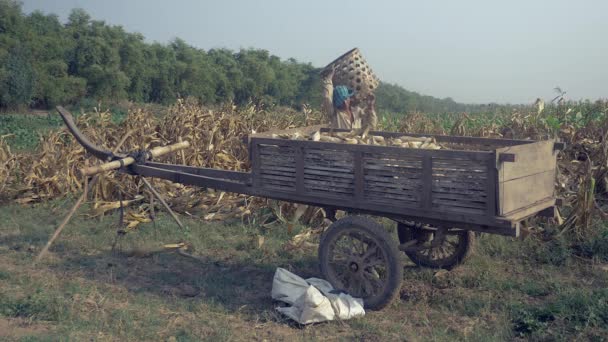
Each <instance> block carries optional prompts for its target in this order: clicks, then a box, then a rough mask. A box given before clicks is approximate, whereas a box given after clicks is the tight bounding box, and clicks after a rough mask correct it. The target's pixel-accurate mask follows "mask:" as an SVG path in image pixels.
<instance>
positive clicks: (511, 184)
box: [497, 140, 557, 216]
mask: <svg viewBox="0 0 608 342" xmlns="http://www.w3.org/2000/svg"><path fill="white" fill-rule="evenodd" d="M554 144H555V142H554V141H553V140H549V141H538V142H534V143H531V144H526V145H519V146H511V147H507V148H501V149H498V150H497V153H499V155H500V153H510V154H513V155H514V161H513V162H503V163H500V165H499V169H498V184H499V187H498V193H499V205H498V209H499V211H498V214H499V215H500V216H508V215H511V214H513V213H514V212H517V211H519V210H523V209H525V208H527V207H530V206H532V205H534V204H536V203H540V202H546V201H547V200H549V199H551V198H553V197H554V189H555V184H554V182H555V172H556V167H557V166H556V165H557V151H556V150H555V149H554Z"/></svg>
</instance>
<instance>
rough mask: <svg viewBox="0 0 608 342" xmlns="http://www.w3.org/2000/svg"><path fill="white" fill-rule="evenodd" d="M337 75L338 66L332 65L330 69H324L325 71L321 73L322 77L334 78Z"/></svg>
mask: <svg viewBox="0 0 608 342" xmlns="http://www.w3.org/2000/svg"><path fill="white" fill-rule="evenodd" d="M335 73H336V65H335V64H332V65H330V66H329V67H328V68H325V69H323V71H321V77H323V78H334V74H335Z"/></svg>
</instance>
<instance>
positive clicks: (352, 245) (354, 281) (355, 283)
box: [319, 216, 403, 310]
mask: <svg viewBox="0 0 608 342" xmlns="http://www.w3.org/2000/svg"><path fill="white" fill-rule="evenodd" d="M319 264H320V268H321V273H322V274H323V277H324V278H325V279H327V280H328V281H329V282H330V283H331V284H332V285H333V286H334V287H335V288H336V289H339V290H343V291H346V292H348V293H349V294H350V295H352V296H353V297H359V298H363V303H364V305H365V308H367V309H372V310H379V309H382V308H383V307H385V306H387V305H388V304H389V303H390V302H391V301H392V300H393V299H394V298H395V297H396V296H397V294H398V293H399V289H400V287H401V280H402V278H403V264H402V261H401V258H400V253H399V249H398V248H397V244H396V243H395V241H394V240H393V239H392V238H391V237H390V235H389V234H388V233H387V232H386V231H385V230H384V228H383V227H382V226H381V225H380V224H378V223H377V222H376V221H374V220H372V219H369V218H366V217H362V216H347V217H344V218H342V219H339V220H338V221H336V222H334V223H333V224H332V225H331V226H329V228H328V229H327V231H326V232H325V234H324V237H323V239H322V240H321V243H320V245H319Z"/></svg>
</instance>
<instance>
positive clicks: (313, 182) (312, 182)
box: [303, 179, 355, 190]
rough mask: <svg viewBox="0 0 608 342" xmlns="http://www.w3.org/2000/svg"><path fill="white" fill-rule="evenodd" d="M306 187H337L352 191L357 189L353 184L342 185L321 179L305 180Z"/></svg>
mask: <svg viewBox="0 0 608 342" xmlns="http://www.w3.org/2000/svg"><path fill="white" fill-rule="evenodd" d="M303 184H304V185H319V186H325V187H335V188H342V189H350V190H353V189H354V188H355V184H353V183H342V182H334V181H331V180H319V179H314V180H312V179H304V181H303Z"/></svg>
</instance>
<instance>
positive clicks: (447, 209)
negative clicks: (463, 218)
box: [433, 204, 484, 215]
mask: <svg viewBox="0 0 608 342" xmlns="http://www.w3.org/2000/svg"><path fill="white" fill-rule="evenodd" d="M433 208H434V209H435V210H441V211H444V212H453V213H461V214H466V215H482V214H483V212H484V210H483V209H474V208H464V207H454V206H446V205H441V204H437V205H435V206H433ZM448 215H450V214H448Z"/></svg>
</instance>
